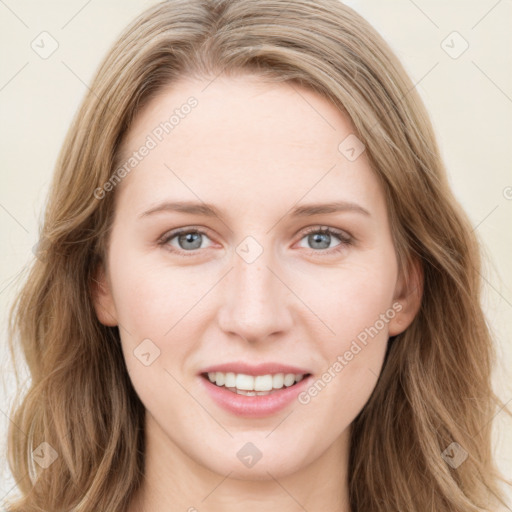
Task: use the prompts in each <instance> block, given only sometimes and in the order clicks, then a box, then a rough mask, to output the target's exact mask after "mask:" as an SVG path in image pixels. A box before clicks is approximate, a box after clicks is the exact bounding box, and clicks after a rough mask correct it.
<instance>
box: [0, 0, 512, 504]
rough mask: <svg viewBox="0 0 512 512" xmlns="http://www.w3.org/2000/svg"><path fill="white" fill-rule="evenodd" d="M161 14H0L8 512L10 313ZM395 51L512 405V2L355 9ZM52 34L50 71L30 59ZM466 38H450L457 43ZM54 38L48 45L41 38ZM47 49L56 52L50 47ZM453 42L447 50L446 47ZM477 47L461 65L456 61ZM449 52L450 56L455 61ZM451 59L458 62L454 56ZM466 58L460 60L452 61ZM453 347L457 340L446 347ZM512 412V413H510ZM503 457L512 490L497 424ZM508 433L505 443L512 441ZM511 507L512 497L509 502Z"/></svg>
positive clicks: (363, 0)
mask: <svg viewBox="0 0 512 512" xmlns="http://www.w3.org/2000/svg"><path fill="white" fill-rule="evenodd" d="M154 3H156V2H153V1H146V2H144V1H142V0H123V1H121V0H110V1H108V2H105V1H103V2H98V1H91V0H89V1H86V0H72V1H69V0H68V1H64V0H61V1H47V2H37V1H35V0H32V1H23V0H17V1H16V0H5V1H4V0H2V1H1V2H0V40H1V48H2V66H1V69H0V109H1V119H2V124H1V132H0V140H1V143H2V151H1V159H2V164H1V166H0V172H1V188H0V235H1V244H2V245H1V248H2V250H1V252H0V311H1V317H0V322H1V323H0V326H1V329H2V331H1V338H0V339H1V345H0V365H1V366H0V368H1V376H2V382H1V383H0V390H1V395H0V436H1V439H0V451H1V453H2V456H1V457H0V504H1V503H2V501H3V499H4V497H5V496H6V495H7V494H9V493H10V492H15V489H14V487H13V486H14V482H13V480H12V479H11V477H10V476H9V474H8V471H7V468H6V467H5V465H4V464H3V459H4V456H3V454H4V453H5V439H4V437H5V436H4V433H5V430H6V427H7V423H8V421H9V420H8V417H7V411H8V408H9V405H10V403H11V401H12V391H13V388H12V371H11V369H10V367H9V365H8V363H7V353H6V334H5V327H6V312H7V308H8V305H9V304H10V303H11V301H12V298H13V296H14V292H15V290H16V283H15V281H14V279H15V277H16V276H17V275H18V273H19V272H20V271H21V270H22V269H23V268H25V267H26V266H27V265H29V264H30V263H31V261H32V260H33V254H32V247H33V245H34V244H35V243H36V241H37V230H38V223H39V220H40V219H41V215H42V210H43V206H44V201H45V196H46V192H47V187H48V184H49V181H50V178H51V175H52V171H53V166H54V163H55V159H56V156H57V153H58V151H59V148H60V146H61V144H62V141H63V138H64V135H65V133H66V131H67V129H68V126H69V123H70V121H71V118H72V116H73V114H74V112H75V111H76V109H77V107H78V105H79V103H80V102H81V100H82V98H83V96H84V94H85V92H86V91H87V87H88V85H87V84H89V83H90V82H91V79H92V76H93V74H94V73H95V70H96V69H97V66H98V65H99V63H100V60H101V59H102V58H103V56H104V54H105V52H106V51H107V49H108V47H109V46H110V44H111V43H112V42H113V41H114V39H115V38H116V37H117V35H118V34H119V32H120V31H121V30H122V29H123V28H124V27H125V26H126V25H127V24H128V22H129V21H131V20H132V18H133V17H135V16H136V15H137V14H138V13H139V12H140V11H142V10H143V9H144V8H145V7H146V6H149V5H152V4H154ZM346 3H348V4H349V5H350V6H352V7H353V8H355V9H356V10H357V11H358V12H360V13H361V14H362V15H363V16H365V17H366V18H367V19H368V20H369V21H370V22H371V23H372V24H373V25H374V26H375V27H376V28H377V30H379V32H380V33H381V34H382V35H383V36H384V38H385V39H386V40H387V41H388V42H389V43H390V44H391V46H392V48H393V49H394V50H395V52H396V53H397V55H398V56H399V58H400V59H401V60H402V62H403V63H404V65H405V67H406V69H407V70H408V72H409V73H410V75H411V76H412V78H413V81H414V83H417V88H418V90H419V92H420V94H421V96H422V97H423V99H424V101H425V103H426V105H427V108H428V110H429V112H430V113H431V117H432V121H433V123H434V127H435V129H436V131H437V134H438V138H439V144H440V147H441V150H442V153H443V156H444V158H445V161H446V164H447V168H448V170H449V175H450V182H451V184H452V186H453V189H454V191H455V193H456V196H457V197H458V199H459V200H460V202H461V203H462V205H463V206H464V207H465V209H466V211H467V212H468V213H469V215H470V218H471V220H472V223H473V226H474V227H475V230H476V232H477V234H478V236H479V237H480V239H481V241H482V243H483V244H484V246H485V247H486V252H487V254H488V261H487V264H486V270H485V273H484V278H485V280H486V293H485V304H484V306H485V309H486V312H487V315H488V319H489V324H490V325H491V326H492V328H493V329H494V331H495V334H496V340H497V345H498V346H497V348H498V355H499V367H498V368H497V372H496V375H495V383H496V389H497V391H498V393H499V395H500V397H501V398H502V399H503V400H504V401H505V402H509V401H510V400H512V385H511V382H510V381H511V379H510V377H511V375H512V373H511V371H510V368H511V367H512V346H511V342H510V340H511V334H512V327H511V322H510V318H511V317H512V292H511V287H512V265H511V261H510V260H511V253H512V230H511V228H510V221H511V220H512V172H511V153H512V149H511V148H512V138H511V135H512V52H511V42H512V32H511V31H510V28H509V25H510V23H509V22H510V19H511V16H512V2H511V1H510V0H500V1H496V0H472V1H468V0H451V1H450V2H446V1H444V0H415V1H414V2H413V1H412V0H350V1H347V2H346ZM43 31H47V32H48V33H49V34H50V35H51V37H52V38H53V39H55V40H56V41H57V43H58V48H57V49H56V51H55V52H54V53H53V54H52V55H51V56H49V57H48V58H46V59H43V58H41V57H40V56H39V55H38V54H37V53H36V52H35V51H34V50H33V49H32V47H31V43H32V41H34V40H36V42H37V41H39V40H40V39H36V38H37V37H38V36H39V34H41V32H43ZM454 31H455V32H457V33H458V34H453V32H454ZM42 37H47V38H48V37H49V36H42ZM47 41H48V43H47V44H46V45H45V48H50V39H47ZM443 41H444V43H443ZM466 45H469V46H468V48H467V50H466V51H464V53H462V54H461V55H460V56H458V54H459V53H460V52H461V51H462V50H463V49H464V48H465V46H466ZM447 52H448V53H447ZM450 54H451V55H450ZM455 56H457V58H453V57H455ZM447 341H449V340H447ZM509 406H511V407H512V401H511V402H509ZM497 418H498V420H499V421H498V422H497V428H496V453H497V460H498V463H499V466H500V468H501V469H502V470H503V472H504V473H505V474H506V475H507V476H508V477H509V478H512V429H511V428H510V425H511V423H510V422H507V423H505V422H504V421H503V420H505V419H506V418H505V414H504V413H499V414H498V416H497ZM505 426H508V433H507V432H506V431H505ZM509 495H510V496H511V501H512V493H510V492H509Z"/></svg>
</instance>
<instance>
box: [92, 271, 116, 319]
mask: <svg viewBox="0 0 512 512" xmlns="http://www.w3.org/2000/svg"><path fill="white" fill-rule="evenodd" d="M111 290H112V288H111V286H110V282H109V280H108V278H107V276H106V273H105V269H104V267H103V263H99V264H98V266H97V267H96V271H95V272H94V277H93V279H92V283H91V296H92V302H93V305H94V309H95V311H96V316H97V317H98V320H99V321H100V322H101V323H102V324H103V325H107V326H110V327H114V326H116V325H117V324H118V322H117V312H116V308H115V304H114V298H113V296H112V291H111Z"/></svg>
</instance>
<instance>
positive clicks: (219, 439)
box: [95, 76, 416, 479]
mask: <svg viewBox="0 0 512 512" xmlns="http://www.w3.org/2000/svg"><path fill="white" fill-rule="evenodd" d="M191 97H193V99H190V98H191ZM187 101H188V103H187ZM187 105H188V106H187ZM173 115H174V117H172V118H171V116H173ZM166 123H167V124H166ZM353 132H354V129H353V127H352V126H351V123H350V122H349V120H348V118H347V117H346V116H345V115H344V114H342V113H341V112H340V111H339V110H338V109H337V108H336V107H335V106H333V105H332V104H331V103H330V102H328V101H327V100H326V99H324V98H322V97H320V96H319V95H317V94H316V93H314V92H312V91H310V90H308V89H303V88H300V87H298V86H296V85H294V86H291V85H289V84H264V83H262V82H260V81H257V79H255V78H254V77H249V76H245V77H238V78H226V77H219V78H217V79H215V80H214V81H213V82H212V83H209V82H207V81H204V82H203V81H199V80H198V81H188V80H187V81H185V80H183V81H181V82H179V83H175V84H173V85H172V87H169V88H167V89H166V90H165V91H164V92H162V93H161V94H160V95H159V96H158V97H156V98H154V99H153V100H152V101H151V102H150V103H149V104H148V105H147V107H146V108H145V109H144V110H143V111H142V112H141V113H140V114H139V116H138V118H136V120H135V122H134V124H133V126H132V127H131V130H130V132H129V133H128V135H127V137H126V139H125V141H124V152H125V156H126V160H125V161H123V163H125V162H127V163H128V165H127V167H126V168H125V170H126V169H130V170H129V171H128V172H121V173H120V174H119V176H120V177H121V178H123V179H122V181H121V182H120V183H114V182H113V183H114V184H113V185H112V184H111V186H109V185H106V186H105V187H104V188H102V190H101V191H98V193H97V194H96V195H97V197H98V198H97V199H95V200H102V199H101V197H104V196H105V195H106V194H112V193H115V194H118V197H117V204H116V213H115V220H114V224H113V229H112V233H111V240H110V248H109V253H108V262H107V267H106V273H105V274H103V273H101V274H100V275H99V282H100V283H101V284H102V286H101V287H100V290H99V292H98V294H97V297H96V298H95V307H96V311H97V314H98V317H99V319H100V321H101V322H102V323H104V324H106V325H118V326H119V332H120V336H121V342H122V348H123V353H124V357H125V362H126V366H127V369H128V372H129V375H130V378H131V380H132V382H133V385H134V388H135V390H136V392H137V393H138V395H139V397H140V399H141V401H142V402H143V404H144V406H145V407H146V410H147V424H146V427H147V435H148V439H149V445H150V446H152V445H153V446H156V445H157V446H158V448H157V450H159V451H160V453H167V454H168V455H169V456H170V457H171V456H174V455H175V454H176V453H179V454H180V456H183V457H187V458H189V459H190V460H191V461H193V462H194V463H197V464H199V465H200V466H201V467H203V468H206V469H208V470H211V471H214V472H216V473H219V474H222V475H226V474H228V472H230V471H231V472H232V473H231V475H232V477H234V478H242V479H244V478H252V479H258V478H268V474H267V471H268V472H270V473H271V474H272V475H274V476H275V477H278V476H279V475H281V476H283V475H286V474H291V473H293V472H295V471H298V470H300V469H301V468H304V467H306V466H307V465H309V464H311V463H313V462H314V461H316V460H319V459H320V458H321V457H325V456H326V454H327V453H329V450H333V449H335V450H337V453H345V454H346V453H347V449H346V448H347V444H346V443H347V441H348V434H349V426H350V424H351V422H352V421H353V420H354V418H355V417H356V416H357V414H358V413H359V412H360V411H361V409H362V408H363V406H364V405H365V403H366V402H367V400H368V399H369V397H370V394H371V393H372V390H373V389H374V387H375V384H376V382H377V378H378V375H379V373H380V371H381V367H382V363H383V358H384V354H385V350H386V344H387V341H388V337H389V336H391V335H395V334H398V333H399V332H401V331H403V330H404V329H405V328H406V327H407V325H409V323H410V321H411V320H412V318H413V316H414V313H415V311H416V310H415V309H414V307H413V306H411V300H412V299H411V297H412V296H413V295H414V293H410V290H406V289H405V288H404V287H403V286H402V285H401V282H402V280H401V279H399V276H398V269H397V259H396V254H395V251H394V247H393V243H392V237H391V231H390V225H389V221H388V215H387V210H386V204H385V200H384V194H383V190H382V189H381V187H380V184H379V182H378V180H377V178H376V176H375V175H374V173H373V172H372V170H371V169H370V165H369V162H368V159H367V155H366V152H365V151H364V146H362V145H361V143H360V141H359V140H358V139H357V138H356V137H355V135H354V134H353ZM143 147H145V148H146V149H145V150H144V149H142V148H143ZM134 152H136V155H135V156H134V154H133V153H134ZM130 157H131V158H132V160H131V161H129V158H130ZM130 162H131V163H130ZM128 166H130V167H128ZM176 203H180V205H181V207H180V208H177V207H176V208H175V207H173V204H174V205H175V204H176ZM313 205H315V206H314V207H313ZM327 205H329V206H327ZM332 205H335V206H336V205H337V206H336V208H333V207H332ZM212 212H214V214H213V213H212ZM322 229H324V230H325V229H329V230H331V231H325V232H322V231H321V230H322ZM177 230H182V231H183V233H182V234H181V235H180V234H179V233H177ZM265 365H267V366H265ZM217 369H218V370H219V373H217V372H216V370H217ZM207 373H210V377H211V378H212V379H215V380H216V381H217V382H216V384H213V383H211V382H210V381H209V379H208V377H207V376H205V375H206V374H207ZM280 374H283V375H282V376H280ZM287 374H290V375H293V376H292V377H290V376H288V377H287V376H286V375H287ZM296 374H297V376H298V377H297V378H295V377H296ZM308 375H309V376H308ZM255 377H260V378H255ZM295 381H298V382H297V383H296V384H294V385H291V384H292V383H293V382H295ZM219 384H220V385H219ZM226 386H227V387H229V388H231V389H227V387H226ZM269 386H271V387H272V390H273V391H272V392H271V393H269ZM251 389H255V390H256V391H255V392H254V393H256V392H259V393H261V394H254V396H250V395H251V394H252V393H251V391H250V390H251ZM277 389H279V390H278V391H276V390H277ZM237 390H238V391H240V392H241V393H238V392H237ZM248 391H249V395H247V392H248Z"/></svg>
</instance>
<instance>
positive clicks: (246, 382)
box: [208, 372, 304, 396]
mask: <svg viewBox="0 0 512 512" xmlns="http://www.w3.org/2000/svg"><path fill="white" fill-rule="evenodd" d="M303 378H304V375H303V374H300V373H297V374H293V373H286V374H284V373H276V374H274V375H271V374H267V375H257V376H256V377H254V376H253V375H246V374H244V373H231V372H228V373H223V372H209V373H208V379H209V381H210V382H213V383H214V384H217V386H225V387H226V388H228V389H230V390H231V391H234V392H236V393H238V394H239V395H247V396H255V395H267V394H269V392H272V391H273V390H277V389H281V388H282V387H283V386H286V387H290V386H293V385H294V384H295V383H296V382H300V381H301V380H302V379H303Z"/></svg>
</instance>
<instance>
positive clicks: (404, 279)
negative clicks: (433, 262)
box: [388, 258, 424, 336]
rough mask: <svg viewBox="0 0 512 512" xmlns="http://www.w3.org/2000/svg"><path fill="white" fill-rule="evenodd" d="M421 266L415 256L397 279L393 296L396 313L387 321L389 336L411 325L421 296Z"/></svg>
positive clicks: (418, 307) (422, 277)
mask: <svg viewBox="0 0 512 512" xmlns="http://www.w3.org/2000/svg"><path fill="white" fill-rule="evenodd" d="M423 280H424V274H423V268H422V266H421V263H420V261H419V260H418V259H417V258H415V259H414V260H412V262H411V263H410V264H409V265H408V268H407V270H406V272H405V275H401V276H400V277H399V279H398V282H397V286H396V289H395V296H394V298H393V309H394V310H395V311H396V315H395V316H394V317H393V318H392V319H391V320H390V322H389V324H388V325H389V336H396V335H397V334H400V333H402V332H403V331H405V329H407V327H409V325H411V323H412V321H413V320H414V317H415V316H416V314H417V313H418V311H419V309H420V306H421V298H422V296H423Z"/></svg>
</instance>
